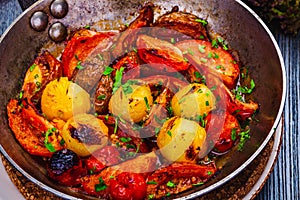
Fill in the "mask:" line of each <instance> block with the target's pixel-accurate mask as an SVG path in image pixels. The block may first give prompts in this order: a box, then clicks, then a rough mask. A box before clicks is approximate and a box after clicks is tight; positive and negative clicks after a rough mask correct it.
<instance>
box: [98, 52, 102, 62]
mask: <svg viewBox="0 0 300 200" xmlns="http://www.w3.org/2000/svg"><path fill="white" fill-rule="evenodd" d="M97 56H98V58H99V59H100V60H101V61H103V60H104V58H103V56H102V55H101V54H100V53H98V54H97Z"/></svg>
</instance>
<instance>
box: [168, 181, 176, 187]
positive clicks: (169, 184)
mask: <svg viewBox="0 0 300 200" xmlns="http://www.w3.org/2000/svg"><path fill="white" fill-rule="evenodd" d="M167 186H168V187H176V185H175V183H173V182H172V181H168V182H167Z"/></svg>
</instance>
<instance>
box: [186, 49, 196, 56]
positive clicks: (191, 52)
mask: <svg viewBox="0 0 300 200" xmlns="http://www.w3.org/2000/svg"><path fill="white" fill-rule="evenodd" d="M187 51H188V53H189V54H190V55H192V56H193V55H194V52H193V51H192V49H191V48H188V50H187Z"/></svg>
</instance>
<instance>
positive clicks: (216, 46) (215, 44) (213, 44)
mask: <svg viewBox="0 0 300 200" xmlns="http://www.w3.org/2000/svg"><path fill="white" fill-rule="evenodd" d="M211 46H212V47H213V48H216V49H217V48H218V47H219V45H218V42H217V40H212V41H211Z"/></svg>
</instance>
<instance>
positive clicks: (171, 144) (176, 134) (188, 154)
mask: <svg viewBox="0 0 300 200" xmlns="http://www.w3.org/2000/svg"><path fill="white" fill-rule="evenodd" d="M205 138H206V131H205V129H204V128H202V127H201V126H200V125H199V124H198V123H196V122H195V121H191V120H187V119H184V118H180V117H172V118H171V119H169V120H167V121H166V122H165V123H164V124H163V126H162V128H161V130H160V132H159V133H158V136H157V145H158V147H159V148H160V149H159V150H160V152H161V154H162V155H163V156H164V158H166V159H167V160H169V161H173V162H174V161H177V162H191V163H195V162H196V159H197V158H198V154H199V153H200V151H201V150H202V148H203V146H204V142H205Z"/></svg>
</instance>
